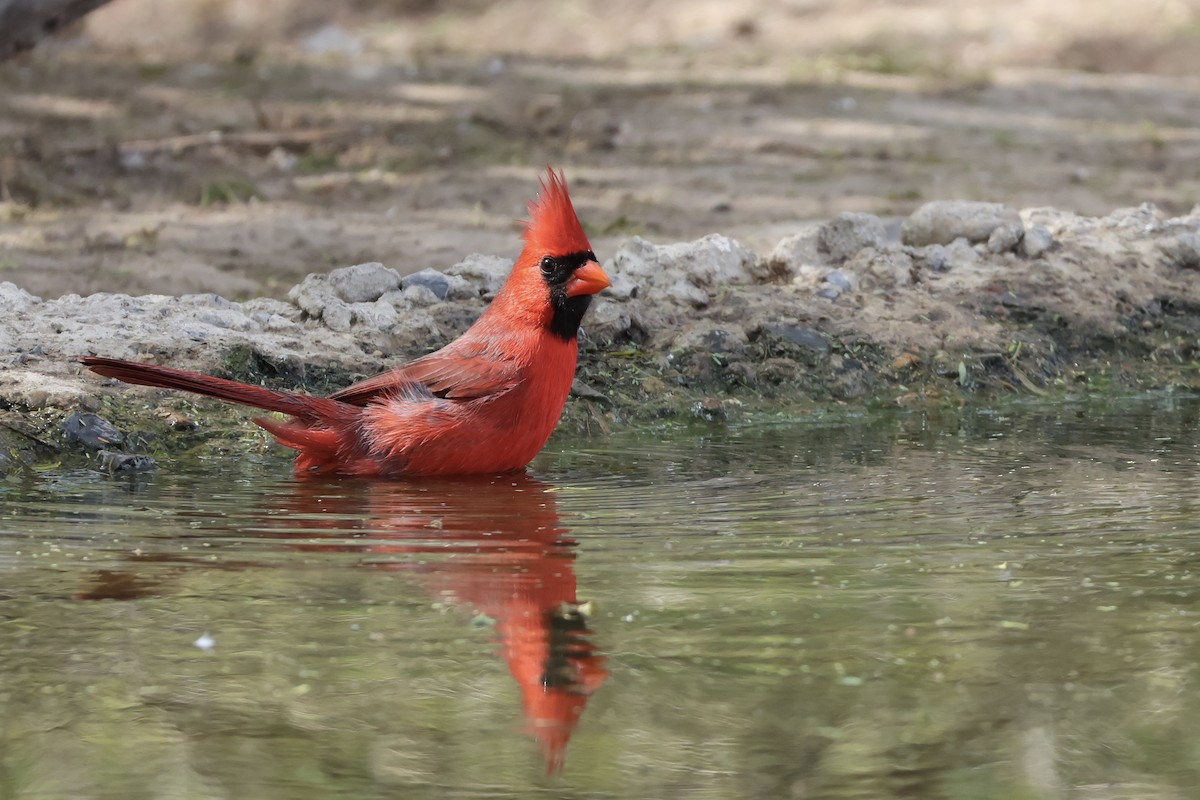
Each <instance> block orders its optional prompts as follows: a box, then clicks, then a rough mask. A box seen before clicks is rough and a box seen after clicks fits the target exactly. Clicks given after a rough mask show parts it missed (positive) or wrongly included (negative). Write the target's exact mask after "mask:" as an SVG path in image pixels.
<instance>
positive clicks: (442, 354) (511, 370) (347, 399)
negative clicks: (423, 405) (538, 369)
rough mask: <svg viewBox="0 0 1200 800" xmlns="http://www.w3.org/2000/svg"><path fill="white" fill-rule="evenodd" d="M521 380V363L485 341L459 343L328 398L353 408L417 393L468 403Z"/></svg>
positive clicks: (502, 389)
mask: <svg viewBox="0 0 1200 800" xmlns="http://www.w3.org/2000/svg"><path fill="white" fill-rule="evenodd" d="M520 380H521V364H520V363H519V362H518V361H517V360H516V359H515V358H513V357H511V356H509V355H508V354H506V353H505V352H503V349H502V348H497V347H495V346H494V343H489V342H466V341H463V340H459V341H458V342H455V343H454V345H452V346H450V347H446V348H443V349H441V350H438V351H437V352H436V353H430V354H429V355H427V356H423V357H422V358H418V359H417V360H416V361H413V362H411V363H409V364H405V365H404V366H402V367H398V368H396V369H393V370H389V371H388V372H384V373H383V374H381V375H376V376H375V377H373V378H367V379H366V380H365V381H359V382H358V383H356V384H353V385H352V386H347V387H346V388H345V389H341V390H339V391H337V392H334V393H333V394H331V395H330V396H329V398H330V399H331V400H340V401H341V402H343V403H351V404H353V405H360V406H363V405H366V404H367V403H369V402H371V401H372V400H374V399H375V398H377V397H380V396H388V395H393V394H402V393H412V392H414V390H415V391H416V392H417V393H418V394H420V393H428V394H432V395H434V396H435V397H444V398H446V399H448V400H470V399H473V398H478V397H486V396H489V395H496V394H501V393H503V392H506V391H508V390H509V389H511V388H513V387H514V386H516V385H517V384H518V383H519V382H520Z"/></svg>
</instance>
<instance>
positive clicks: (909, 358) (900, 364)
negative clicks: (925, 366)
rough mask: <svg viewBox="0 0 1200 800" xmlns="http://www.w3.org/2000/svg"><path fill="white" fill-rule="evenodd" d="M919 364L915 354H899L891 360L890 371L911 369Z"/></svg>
mask: <svg viewBox="0 0 1200 800" xmlns="http://www.w3.org/2000/svg"><path fill="white" fill-rule="evenodd" d="M920 363H921V359H920V358H919V357H918V356H917V355H916V353H901V354H900V355H898V356H896V357H895V358H893V359H892V369H895V370H901V369H911V368H912V367H915V366H917V365H918V364H920Z"/></svg>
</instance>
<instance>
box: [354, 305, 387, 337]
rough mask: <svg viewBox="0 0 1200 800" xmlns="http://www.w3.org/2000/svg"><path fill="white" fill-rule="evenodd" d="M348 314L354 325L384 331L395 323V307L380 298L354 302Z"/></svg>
mask: <svg viewBox="0 0 1200 800" xmlns="http://www.w3.org/2000/svg"><path fill="white" fill-rule="evenodd" d="M350 315H351V319H352V321H353V323H354V324H355V325H361V326H364V327H368V328H374V329H375V330H379V331H386V330H388V329H389V328H391V327H392V326H393V325H395V324H396V320H397V314H396V307H395V306H393V305H392V304H391V303H388V302H385V301H384V300H382V299H380V300H377V301H375V302H374V303H354V304H352V305H351V306H350Z"/></svg>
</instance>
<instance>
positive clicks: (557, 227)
mask: <svg viewBox="0 0 1200 800" xmlns="http://www.w3.org/2000/svg"><path fill="white" fill-rule="evenodd" d="M541 186H542V192H541V196H540V197H539V199H538V200H537V201H536V202H535V203H531V204H530V206H529V211H530V220H529V222H528V224H527V225H526V228H525V233H524V239H525V247H524V249H523V250H522V251H521V254H520V256H519V257H518V258H517V261H516V263H515V264H514V265H513V269H512V272H511V273H510V274H509V276H508V280H507V281H505V284H504V286H503V287H502V288H501V290H500V291H499V293H497V295H496V298H495V300H493V301H492V304H491V305H490V306H488V308H487V309H486V310H485V311H484V313H483V315H482V316H480V318H479V319H478V320H477V321H476V322H475V324H474V325H472V326H471V327H470V329H468V330H467V332H466V333H464V334H463V335H462V336H461V337H460V338H458V339H456V340H455V341H453V342H451V343H450V344H448V345H446V346H445V347H443V348H442V349H441V350H438V351H437V352H435V353H430V354H429V355H427V356H424V357H422V358H419V359H417V360H415V361H413V362H411V363H409V364H406V365H404V366H401V367H398V368H396V369H393V370H391V371H389V372H385V373H383V374H381V375H377V376H375V377H373V378H369V379H367V380H365V381H361V382H360V383H356V384H354V385H353V386H349V387H347V388H345V389H342V390H341V391H338V392H334V393H333V394H332V395H330V396H329V397H312V396H309V395H303V394H297V393H295V392H284V391H278V390H274V389H267V388H264V387H261V386H251V385H248V384H242V383H237V382H236V381H228V380H223V379H221V378H214V377H211V376H208V375H200V374H197V373H194V372H186V371H183V370H176V369H171V368H168V367H158V366H154V365H151V364H139V363H136V362H131V361H119V360H116V359H110V358H98V357H84V358H81V359H80V361H81V362H82V363H83V364H85V365H86V366H87V367H88V368H89V369H91V370H92V371H93V372H96V373H98V374H100V375H104V376H106V377H110V378H116V379H118V380H121V381H124V382H126V383H133V384H140V385H143V386H157V387H163V388H167V389H179V390H182V391H186V392H194V393H196V394H202V395H207V396H209V397H216V398H219V399H221V400H228V401H230V402H233V403H240V404H243V405H248V406H254V407H255V408H261V409H265V410H267V411H277V412H281V413H283V414H287V415H288V416H289V417H290V419H288V420H282V421H281V420H273V419H263V418H258V419H255V420H254V422H256V423H257V424H258V425H261V426H262V427H263V428H265V429H266V430H268V431H269V432H270V433H271V434H272V435H274V437H275V438H276V440H278V441H279V443H280V444H282V445H285V446H287V447H291V448H293V449H295V450H297V451H299V453H298V455H297V457H296V472H297V474H307V473H337V474H342V475H360V476H400V475H466V474H480V473H497V472H509V471H512V470H518V469H521V468H523V467H525V465H527V464H528V463H529V462H530V461H531V460H532V459H533V457H534V456H535V455H537V454H538V452H539V451H540V450H541V449H542V447H543V446H544V445H545V444H546V440H547V439H548V438H549V437H550V434H551V432H552V431H553V430H554V426H555V425H556V424H557V423H558V418H559V417H560V416H561V415H562V410H563V406H564V405H565V404H566V400H567V394H568V393H569V392H570V389H571V382H572V380H573V379H574V375H575V362H576V356H577V352H578V342H577V340H576V337H575V331H576V330H577V328H578V323H579V318H581V317H582V315H583V313H584V311H586V309H587V301H588V299H589V298H590V296H591V295H593V294H595V293H596V292H599V291H601V290H602V289H604V288H605V287H607V286H608V285H609V281H608V276H607V275H605V274H604V271H603V270H602V269H601V268H600V266H599V264H597V263H596V261H595V255H594V254H593V253H592V250H591V245H590V244H589V243H588V239H587V235H586V234H585V233H584V232H583V227H582V226H581V225H580V224H579V219H578V217H577V216H576V214H575V209H574V207H573V206H572V204H571V198H570V196H569V195H568V193H567V185H566V182H565V181H564V179H563V177H562V175H561V173H558V174H556V173H555V172H554V171H553V170H549V171H548V173H547V176H546V177H545V178H544V179H543V180H542V184H541ZM551 268H553V269H551Z"/></svg>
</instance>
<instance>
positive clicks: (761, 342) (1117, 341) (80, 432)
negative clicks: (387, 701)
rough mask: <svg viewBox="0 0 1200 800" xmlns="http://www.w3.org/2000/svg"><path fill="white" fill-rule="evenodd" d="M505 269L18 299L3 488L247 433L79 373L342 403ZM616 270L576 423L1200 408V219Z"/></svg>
mask: <svg viewBox="0 0 1200 800" xmlns="http://www.w3.org/2000/svg"><path fill="white" fill-rule="evenodd" d="M510 266H511V261H509V260H506V259H503V258H498V257H493V256H479V255H476V256H471V257H468V258H467V259H465V260H464V261H462V262H461V263H459V264H456V265H454V266H451V267H448V268H447V269H445V270H443V271H438V270H432V269H427V270H423V271H421V272H417V273H414V274H411V275H406V276H402V275H401V274H400V273H398V272H397V271H395V270H393V269H390V268H388V267H387V266H384V265H382V264H377V263H372V264H360V265H357V266H352V267H346V268H343V269H338V270H334V271H332V272H330V273H328V274H313V275H310V276H309V277H308V278H306V279H305V280H304V281H303V282H302V283H300V284H299V285H297V286H295V287H293V288H292V290H291V291H290V292H289V293H288V299H287V300H286V301H283V300H275V299H268V298H259V299H254V300H250V301H248V302H243V303H237V302H232V301H230V300H226V299H224V298H222V297H219V296H216V295H187V296H183V297H168V296H162V295H146V296H141V297H131V296H128V295H122V294H110V293H99V294H94V295H90V296H87V297H80V296H78V295H66V296H63V297H60V298H57V299H51V300H43V299H41V298H38V297H34V296H32V295H30V294H28V293H26V292H25V291H23V290H22V289H20V288H19V287H17V286H15V285H13V284H11V283H0V467H3V468H5V469H12V468H18V467H21V466H25V467H29V466H32V465H37V464H38V463H39V462H45V461H50V462H53V463H61V462H62V461H63V460H64V459H67V460H70V459H72V458H77V457H80V458H82V457H87V458H97V459H98V460H99V461H100V462H101V463H103V464H105V465H107V467H108V468H110V469H134V468H142V467H146V466H148V465H149V464H150V463H151V461H150V459H147V458H141V457H135V456H142V455H143V454H145V453H147V452H153V451H155V450H158V449H167V448H171V449H178V448H183V447H191V446H195V445H197V444H201V443H207V444H209V445H211V443H212V442H213V441H214V440H215V441H221V440H224V439H227V438H228V437H229V436H230V435H242V436H244V435H246V434H247V432H248V431H247V428H250V427H252V426H249V425H248V423H242V422H241V420H242V419H243V418H244V416H245V415H244V414H242V413H241V412H233V411H230V410H228V409H223V408H221V407H220V406H219V404H216V403H209V402H207V401H204V400H197V399H195V398H191V397H184V396H181V395H178V394H173V393H169V392H162V391H158V390H149V389H142V388H136V387H128V386H124V385H117V384H115V383H113V382H108V381H104V380H103V379H101V378H98V377H97V376H95V375H92V374H91V373H88V372H86V371H84V370H82V369H81V368H80V367H79V366H78V365H77V364H76V363H75V361H74V357H76V356H78V355H82V354H96V355H105V356H111V357H115V358H126V359H137V360H147V361H153V362H156V363H161V364H167V365H170V366H175V367H180V368H184V369H191V370H197V371H201V372H210V373H213V374H217V375H221V376H224V377H230V378H234V379H237V380H243V381H253V382H261V383H265V384H269V385H272V386H279V387H284V388H299V389H303V390H308V391H313V392H326V391H329V390H331V389H333V388H336V387H338V386H341V385H345V384H346V383H349V382H351V381H352V380H355V379H358V378H361V377H363V376H366V375H370V374H373V373H375V372H378V371H380V370H382V369H386V368H388V367H389V366H392V365H394V364H396V363H400V362H403V361H405V360H408V359H411V358H413V357H416V356H419V355H421V354H423V353H426V352H429V351H431V350H434V349H436V348H438V347H441V346H442V345H443V344H445V343H446V342H448V341H450V340H452V339H453V338H455V337H456V336H458V335H459V334H460V333H461V332H462V331H463V330H465V329H466V327H467V326H468V325H469V324H470V323H471V322H472V321H473V320H474V318H475V317H476V316H478V314H479V313H480V311H481V310H482V308H483V307H484V305H485V304H486V303H487V302H488V300H489V299H490V297H491V296H493V295H494V293H495V292H496V290H497V289H498V288H499V286H500V285H501V283H502V282H503V280H504V277H505V275H506V274H507V271H508V269H509V268H510ZM605 268H606V269H607V270H608V271H609V273H610V275H611V276H612V278H613V286H612V288H611V289H609V290H608V291H607V292H605V293H604V295H602V296H601V298H600V299H599V300H598V302H597V303H596V304H595V305H594V306H593V309H592V311H591V312H590V314H589V317H588V318H587V319H586V320H585V331H584V334H583V335H582V336H581V359H580V370H579V380H578V381H577V382H576V386H575V391H574V393H573V394H574V395H575V397H574V398H573V401H572V403H571V404H570V405H569V407H568V411H567V414H566V417H565V422H564V424H566V425H571V426H582V427H588V428H594V427H600V428H605V427H608V426H612V425H615V424H626V423H630V422H637V421H645V420H651V419H663V418H678V417H700V418H702V419H707V420H710V421H718V422H719V421H721V420H725V419H729V418H731V417H736V416H739V415H742V414H745V413H759V412H782V413H787V414H796V413H804V412H806V411H809V410H812V409H814V408H820V407H828V406H831V405H846V404H849V405H854V406H870V407H896V406H900V407H914V406H916V407H928V406H929V405H931V404H932V405H936V406H939V407H944V406H947V405H949V406H957V405H961V404H962V403H963V402H964V401H966V400H969V399H971V398H985V399H990V398H995V397H996V396H997V395H998V394H1000V393H1005V394H1007V393H1027V394H1028V393H1032V394H1039V395H1041V394H1058V395H1066V394H1073V393H1086V392H1101V393H1110V392H1114V391H1116V392H1130V391H1135V392H1137V391H1147V390H1152V389H1175V390H1196V389H1200V370H1198V367H1200V363H1198V361H1197V352H1198V349H1200V208H1196V209H1193V211H1192V212H1191V213H1190V214H1189V215H1186V216H1181V217H1175V218H1168V217H1167V216H1166V215H1164V214H1163V213H1161V212H1159V211H1158V210H1157V209H1156V208H1155V207H1154V206H1152V205H1149V204H1147V205H1143V206H1141V207H1138V208H1125V209H1119V210H1116V211H1114V212H1112V213H1111V214H1109V215H1108V216H1106V217H1101V218H1093V217H1081V216H1077V215H1075V214H1072V213H1069V212H1065V211H1060V210H1056V209H1052V208H1031V209H1025V210H1023V211H1020V212H1018V211H1016V210H1014V209H1010V208H1006V207H1004V206H1002V205H997V204H992V203H979V202H958V201H953V202H952V201H941V202H931V203H927V204H925V205H924V206H922V207H921V208H919V209H918V210H917V211H916V212H915V213H913V214H912V215H911V216H910V217H909V218H907V219H905V220H895V221H885V220H882V219H880V218H878V217H875V216H872V215H869V214H853V213H848V214H843V215H841V216H839V217H837V218H835V219H833V220H831V221H829V222H826V223H824V224H814V225H806V226H798V228H797V230H796V232H795V233H794V234H792V235H790V236H788V237H786V238H785V239H783V240H782V241H780V242H779V243H778V245H777V246H776V247H775V248H774V250H772V251H771V252H769V253H756V252H753V251H751V250H750V249H748V248H746V247H745V246H743V245H742V244H740V243H739V242H737V241H735V240H733V239H730V238H728V237H725V236H722V235H710V236H706V237H704V238H702V239H699V240H697V241H694V242H688V243H679V244H667V245H658V244H653V243H651V242H649V241H646V240H644V239H641V238H638V237H634V238H632V239H629V240H628V241H626V242H625V243H624V244H623V245H622V246H621V247H620V248H619V249H618V250H617V252H615V253H614V254H612V256H611V258H609V259H608V260H607V262H606V263H605ZM148 410H153V412H154V413H148ZM97 453H99V454H100V455H99V456H97V455H96V454H97Z"/></svg>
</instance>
